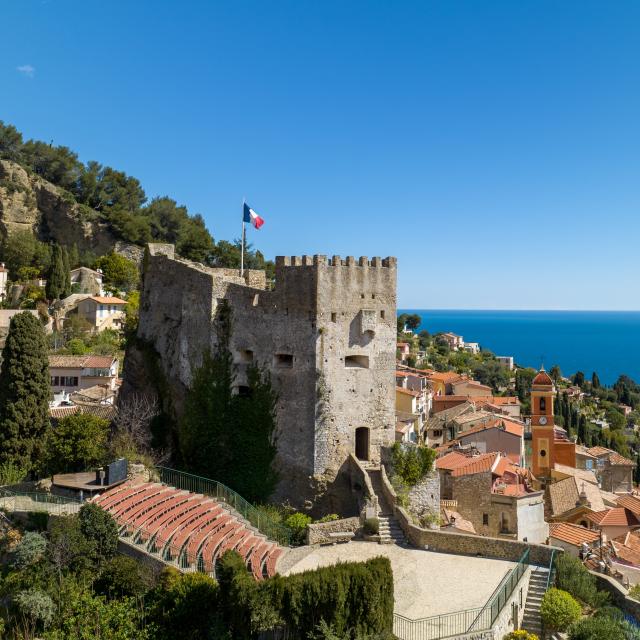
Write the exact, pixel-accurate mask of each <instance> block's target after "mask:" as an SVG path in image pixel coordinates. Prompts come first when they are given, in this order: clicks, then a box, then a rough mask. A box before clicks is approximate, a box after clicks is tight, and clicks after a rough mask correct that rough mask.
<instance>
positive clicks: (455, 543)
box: [382, 468, 562, 566]
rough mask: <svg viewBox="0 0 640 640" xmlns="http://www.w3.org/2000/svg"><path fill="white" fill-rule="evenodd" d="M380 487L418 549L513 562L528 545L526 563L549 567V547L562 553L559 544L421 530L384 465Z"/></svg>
mask: <svg viewBox="0 0 640 640" xmlns="http://www.w3.org/2000/svg"><path fill="white" fill-rule="evenodd" d="M382 487H383V491H384V494H385V498H386V499H387V501H388V502H389V504H390V505H393V509H394V514H395V516H396V518H397V520H398V522H399V523H400V526H401V527H402V529H403V530H404V533H405V535H406V536H407V539H408V540H409V542H410V543H411V544H412V545H413V546H414V547H418V548H420V549H424V548H425V547H428V548H429V550H431V551H441V552H443V553H455V554H460V555H470V556H485V557H488V558H500V559H502V560H512V561H514V562H517V561H518V560H519V559H520V558H521V557H522V554H523V553H524V552H525V550H526V549H527V548H528V549H529V550H530V556H529V562H530V563H532V564H538V565H542V566H549V562H551V552H552V551H553V550H555V551H556V553H562V549H560V548H559V547H550V546H547V545H542V544H530V543H528V542H520V541H518V540H508V539H503V538H490V537H485V536H474V535H468V534H465V533H449V532H447V531H442V530H439V531H435V530H428V529H423V528H421V527H419V526H417V525H415V524H414V523H413V521H412V519H411V516H410V515H409V513H407V511H405V510H404V509H403V508H402V507H400V506H398V504H397V497H396V493H395V491H394V489H393V487H392V486H391V483H390V482H389V479H388V478H387V475H386V473H385V472H384V468H383V471H382Z"/></svg>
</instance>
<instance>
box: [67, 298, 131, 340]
mask: <svg viewBox="0 0 640 640" xmlns="http://www.w3.org/2000/svg"><path fill="white" fill-rule="evenodd" d="M126 304H127V302H126V300H121V299H120V298H115V297H113V296H90V297H88V298H84V299H83V300H81V301H80V302H79V303H78V316H79V317H80V318H82V319H84V320H86V321H87V322H88V323H89V324H90V325H91V328H92V330H93V331H96V332H100V331H104V330H105V329H115V330H120V329H122V326H123V324H124V319H125V314H124V308H125V306H126Z"/></svg>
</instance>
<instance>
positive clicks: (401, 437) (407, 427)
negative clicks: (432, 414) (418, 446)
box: [396, 410, 420, 443]
mask: <svg viewBox="0 0 640 640" xmlns="http://www.w3.org/2000/svg"><path fill="white" fill-rule="evenodd" d="M419 437H420V427H419V426H418V415H417V414H414V413H403V412H402V411H397V410H396V442H400V443H408V442H414V443H416V442H418V439H419Z"/></svg>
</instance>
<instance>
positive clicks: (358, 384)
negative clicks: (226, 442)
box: [125, 244, 396, 512]
mask: <svg viewBox="0 0 640 640" xmlns="http://www.w3.org/2000/svg"><path fill="white" fill-rule="evenodd" d="M143 282H144V283H143V290H142V294H141V304H140V323H139V327H138V337H139V338H141V339H142V340H143V341H145V342H146V343H147V344H150V345H152V346H153V348H154V349H155V351H156V352H157V354H158V355H159V360H160V363H161V367H162V370H163V372H164V375H165V376H166V378H167V380H168V381H169V389H170V393H171V394H172V396H173V398H172V400H173V403H172V404H173V406H174V410H175V412H176V413H177V414H178V415H179V413H180V411H181V406H182V400H183V398H184V394H185V392H186V390H187V388H188V387H189V385H190V383H191V380H192V376H193V373H194V371H195V370H196V369H197V367H198V366H199V365H200V363H201V362H202V354H203V352H204V351H205V350H207V349H208V350H211V349H213V348H214V347H215V345H216V343H217V335H216V329H215V326H216V314H217V313H218V311H219V308H220V306H221V304H222V303H223V301H226V303H227V305H228V307H229V308H230V309H231V312H232V333H231V337H230V348H231V351H232V354H233V358H234V362H235V363H236V365H237V374H238V375H237V379H236V385H237V387H238V390H241V388H242V386H243V384H245V383H246V378H245V375H246V374H245V370H246V367H247V365H248V364H249V363H251V362H257V363H260V364H261V365H263V366H266V367H267V368H268V370H269V371H270V373H271V379H272V381H273V384H274V387H275V389H276V390H277V392H278V394H279V402H278V408H277V446H278V456H277V465H278V469H279V471H280V475H281V480H280V483H279V486H278V489H277V491H276V497H277V498H278V499H284V500H289V501H290V502H291V503H292V504H293V505H296V506H306V507H307V508H310V507H311V506H312V505H313V504H314V503H315V504H318V500H319V499H320V498H324V499H325V500H323V503H324V504H323V507H324V508H333V509H335V510H341V511H343V512H344V511H345V510H348V509H349V508H350V506H349V505H351V504H352V502H353V498H352V496H351V491H350V487H349V481H348V479H347V476H348V473H347V466H348V455H349V453H352V452H353V453H355V454H356V455H357V456H358V457H359V458H361V459H365V460H370V461H372V462H374V463H377V462H379V461H380V457H381V448H382V447H386V446H390V445H391V444H393V441H394V412H395V391H394V388H395V382H394V371H395V351H396V259H395V258H384V259H381V258H372V259H370V260H369V259H367V258H359V259H355V258H353V257H348V258H346V259H341V258H339V257H337V256H334V257H333V258H330V259H328V258H327V257H326V256H320V255H315V256H313V257H311V256H302V257H298V256H296V257H278V258H276V277H275V288H274V289H273V290H267V288H266V280H265V273H264V272H263V271H252V270H245V273H244V277H243V278H241V277H240V276H239V274H238V271H237V270H232V269H215V268H208V267H205V266H203V265H200V264H195V263H192V262H188V261H186V260H182V259H179V258H177V257H176V256H175V254H174V248H173V246H171V245H158V244H152V245H149V253H148V256H147V258H146V260H145V267H144V281H143ZM125 377H126V373H125ZM176 417H178V416H176Z"/></svg>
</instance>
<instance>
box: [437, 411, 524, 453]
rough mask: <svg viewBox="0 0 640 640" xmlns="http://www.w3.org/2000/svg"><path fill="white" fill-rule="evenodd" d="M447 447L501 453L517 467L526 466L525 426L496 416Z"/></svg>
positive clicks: (473, 428)
mask: <svg viewBox="0 0 640 640" xmlns="http://www.w3.org/2000/svg"><path fill="white" fill-rule="evenodd" d="M446 446H450V447H451V446H458V447H462V448H472V449H475V450H476V451H478V452H480V453H490V452H491V451H499V452H500V453H501V454H502V455H504V456H506V457H507V458H509V460H511V462H513V463H514V464H517V465H524V425H523V424H519V423H517V422H513V421H511V420H506V419H504V418H500V417H497V416H495V417H494V418H493V419H492V420H490V421H489V422H486V423H482V424H479V425H477V426H476V427H472V428H471V429H469V430H468V431H466V432H464V433H462V434H460V435H459V436H458V437H457V438H456V439H455V440H452V441H451V442H447V443H446Z"/></svg>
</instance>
